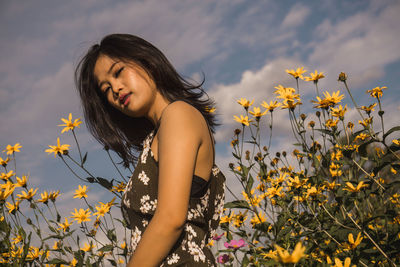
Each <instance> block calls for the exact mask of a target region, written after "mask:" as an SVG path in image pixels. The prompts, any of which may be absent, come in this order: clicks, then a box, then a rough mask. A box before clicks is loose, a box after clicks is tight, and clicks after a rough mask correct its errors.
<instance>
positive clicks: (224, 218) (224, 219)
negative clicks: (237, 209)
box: [219, 212, 234, 224]
mask: <svg viewBox="0 0 400 267" xmlns="http://www.w3.org/2000/svg"><path fill="white" fill-rule="evenodd" d="M233 216H234V213H233V212H232V213H231V215H229V216H227V215H225V216H222V217H221V219H220V221H219V223H220V224H222V223H230V222H231V220H232V218H233Z"/></svg>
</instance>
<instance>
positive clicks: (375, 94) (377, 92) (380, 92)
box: [367, 86, 387, 98]
mask: <svg viewBox="0 0 400 267" xmlns="http://www.w3.org/2000/svg"><path fill="white" fill-rule="evenodd" d="M384 89H387V87H386V86H382V87H379V86H378V87H375V88H374V89H371V90H368V91H367V93H369V94H370V95H371V96H372V97H375V98H381V97H382V95H383V90H384Z"/></svg>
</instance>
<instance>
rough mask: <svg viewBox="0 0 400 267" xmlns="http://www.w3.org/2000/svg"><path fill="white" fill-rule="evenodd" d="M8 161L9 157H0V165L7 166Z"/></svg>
mask: <svg viewBox="0 0 400 267" xmlns="http://www.w3.org/2000/svg"><path fill="white" fill-rule="evenodd" d="M9 161H10V158H9V157H7V158H6V159H3V158H2V157H0V165H2V166H3V167H5V166H7V164H8V162H9Z"/></svg>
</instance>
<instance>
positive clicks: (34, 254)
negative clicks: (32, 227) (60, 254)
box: [27, 247, 40, 260]
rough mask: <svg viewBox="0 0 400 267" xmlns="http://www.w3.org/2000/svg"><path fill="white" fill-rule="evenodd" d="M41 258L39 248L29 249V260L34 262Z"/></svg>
mask: <svg viewBox="0 0 400 267" xmlns="http://www.w3.org/2000/svg"><path fill="white" fill-rule="evenodd" d="M39 256H40V251H39V248H37V247H30V248H29V252H28V256H27V258H28V259H30V260H34V259H37V258H39Z"/></svg>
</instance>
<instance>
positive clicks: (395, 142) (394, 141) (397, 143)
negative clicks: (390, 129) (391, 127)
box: [392, 139, 400, 146]
mask: <svg viewBox="0 0 400 267" xmlns="http://www.w3.org/2000/svg"><path fill="white" fill-rule="evenodd" d="M392 142H393V144H395V145H397V146H400V141H399V140H396V139H395V140H393V141H392Z"/></svg>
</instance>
